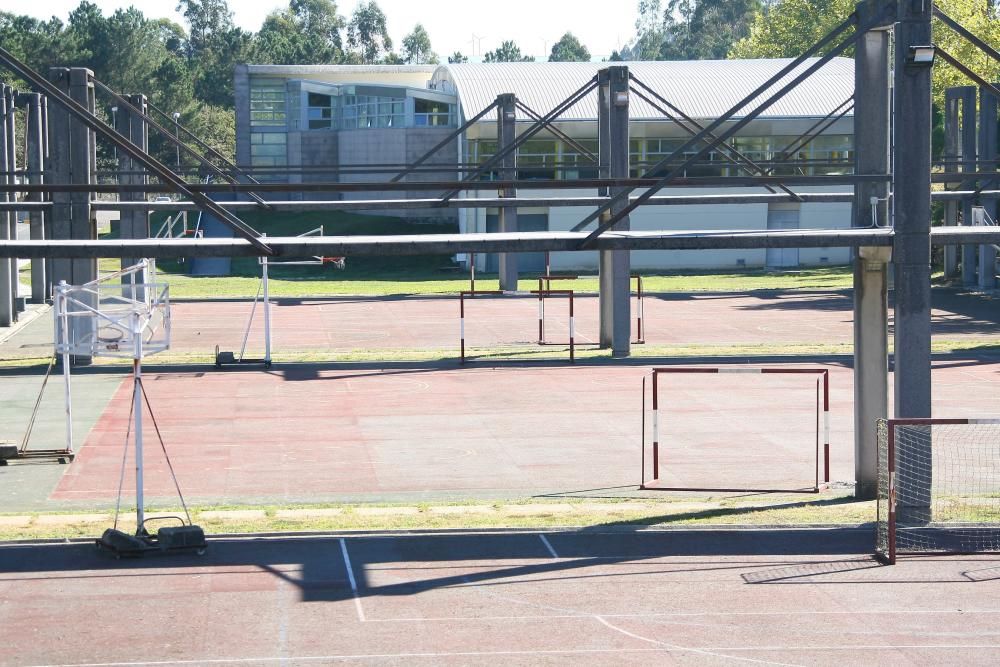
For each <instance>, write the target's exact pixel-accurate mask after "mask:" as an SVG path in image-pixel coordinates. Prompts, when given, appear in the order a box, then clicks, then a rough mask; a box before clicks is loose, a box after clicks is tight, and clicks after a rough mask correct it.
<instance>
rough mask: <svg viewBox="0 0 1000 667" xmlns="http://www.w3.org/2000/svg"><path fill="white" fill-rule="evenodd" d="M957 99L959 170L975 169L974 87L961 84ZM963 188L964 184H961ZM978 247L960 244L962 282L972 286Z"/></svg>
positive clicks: (968, 206) (966, 210) (966, 207)
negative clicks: (960, 124) (958, 111)
mask: <svg viewBox="0 0 1000 667" xmlns="http://www.w3.org/2000/svg"><path fill="white" fill-rule="evenodd" d="M958 96H959V99H961V100H962V112H961V122H962V127H961V134H960V137H961V155H962V164H961V171H976V170H977V166H976V164H977V162H976V161H977V155H976V153H977V151H976V148H977V143H978V140H979V136H978V132H976V124H977V123H976V121H977V115H976V89H975V88H974V87H972V86H963V87H961V88H959V89H958ZM963 189H964V186H963ZM972 204H973V202H972V200H971V199H965V200H964V201H963V202H962V224H963V225H965V226H969V225H971V224H972ZM978 250H979V248H978V247H977V246H975V245H963V246H962V284H963V285H965V286H967V287H972V286H973V285H975V284H976V255H977V254H978Z"/></svg>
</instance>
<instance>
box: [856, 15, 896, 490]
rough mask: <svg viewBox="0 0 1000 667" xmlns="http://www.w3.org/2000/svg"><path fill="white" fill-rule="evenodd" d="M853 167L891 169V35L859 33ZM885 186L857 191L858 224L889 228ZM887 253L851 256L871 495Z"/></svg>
mask: <svg viewBox="0 0 1000 667" xmlns="http://www.w3.org/2000/svg"><path fill="white" fill-rule="evenodd" d="M854 63H855V74H854V81H855V84H854V85H855V88H854V90H855V106H854V136H855V153H854V160H855V162H854V164H855V173H857V174H885V173H887V172H888V170H889V32H888V31H886V30H877V31H871V32H867V33H864V34H862V35H859V36H858V44H857V48H856V52H855V58H854ZM887 196H888V184H887V183H885V182H874V181H873V182H863V183H858V184H856V185H855V186H854V207H853V216H854V220H853V224H854V226H855V227H870V226H871V225H872V223H873V221H874V222H875V223H876V224H878V225H882V226H884V225H886V224H887V223H888V220H887V219H886V218H887V212H888V199H887ZM891 255H892V253H891V249H890V248H874V247H871V248H859V249H858V253H857V255H856V256H855V259H854V482H855V487H854V493H855V496H856V497H858V498H874V497H875V495H876V492H877V490H878V474H877V473H878V470H877V465H878V436H877V432H876V426H875V425H876V421H877V420H878V419H884V418H886V417H887V416H888V410H889V365H888V360H889V309H888V302H887V285H888V280H887V275H888V262H889V260H890V259H891Z"/></svg>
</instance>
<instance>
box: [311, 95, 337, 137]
mask: <svg viewBox="0 0 1000 667" xmlns="http://www.w3.org/2000/svg"><path fill="white" fill-rule="evenodd" d="M307 101H308V105H309V106H308V108H307V109H306V118H307V120H308V122H309V125H308V127H309V129H310V130H329V129H331V128H333V127H334V123H333V121H334V118H333V97H332V96H331V95H323V94H320V93H309V94H308V99H307Z"/></svg>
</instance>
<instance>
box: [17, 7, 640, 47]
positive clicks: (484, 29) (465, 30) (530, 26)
mask: <svg viewBox="0 0 1000 667" xmlns="http://www.w3.org/2000/svg"><path fill="white" fill-rule="evenodd" d="M92 1H93V2H95V4H97V5H98V6H99V7H100V8H101V9H102V10H103V11H104V13H105V14H110V13H112V12H114V10H115V9H118V8H124V7H128V6H130V5H134V6H136V7H138V8H139V9H141V10H142V12H143V13H144V14H146V15H147V16H151V17H167V18H172V19H174V20H176V21H178V22H179V23H182V22H183V21H182V17H181V16H180V15H179V14H178V13H177V12H176V11H175V9H176V7H177V2H176V0H132V1H128V0H125V1H117V0H92ZM377 2H378V5H379V7H381V8H382V11H383V12H385V15H386V17H387V19H388V21H387V22H388V27H389V35H390V36H391V37H392V40H393V45H394V46H395V47H396V48H397V50H398V48H399V46H400V43H401V42H402V39H403V36H404V35H406V34H407V33H409V32H410V31H411V30H412V29H413V26H414V25H416V24H417V23H422V24H423V26H424V28H426V29H427V32H428V33H429V34H430V37H431V45H432V46H433V47H434V50H435V51H436V52H437V53H438V55H439V56H441V59H442V61H444V60H445V58H446V56H447V55H449V54H451V53H454V52H455V51H461V52H462V53H463V54H465V55H467V56H473V59H474V60H476V59H478V58H477V56H480V57H481V56H482V54H484V53H486V52H487V51H491V50H493V49H495V48H496V47H497V46H499V45H500V43H501V42H502V41H504V40H508V39H511V40H514V42H516V43H517V45H518V46H519V47H520V48H521V51H522V53H527V54H531V55H534V56H535V57H536V59H543V58H542V57H541V56H543V54H544V56H548V53H549V51H550V50H551V48H552V44H553V43H554V42H556V41H558V40H559V38H560V37H561V36H562V35H563V33H565V32H567V31H569V32H572V33H573V34H574V35H576V36H577V38H578V39H579V40H580V41H581V42H583V44H584V45H586V47H587V48H588V49H589V50H590V53H591V55H592V56H593V58H594V59H596V60H600V59H602V58H606V57H607V56H609V55H610V54H611V52H612V51H613V50H616V49H620V48H621V47H622V46H623V45H624V44H625V43H626V42H628V40H629V39H630V37H631V36H632V34H633V32H634V30H635V19H636V14H637V7H638V4H639V3H638V0H617V1H612V2H609V1H608V0H502V1H500V2H497V1H496V0H490V1H486V0H422V1H416V0H377ZM78 4H79V0H32V1H31V2H23V1H21V0H0V9H2V10H3V11H7V12H13V13H17V14H30V15H32V16H35V17H37V18H44V19H48V18H49V17H51V16H57V17H59V18H60V19H62V20H63V21H65V20H66V17H67V16H68V15H69V12H70V11H71V10H72V9H73V8H75V7H76V6H77V5H78ZM356 5H357V3H356V2H355V0H342V1H341V2H337V8H338V10H339V12H340V13H341V14H343V15H344V16H345V17H347V18H349V17H350V14H351V12H352V11H353V10H354V8H355V6H356ZM287 6H288V5H287V2H285V3H283V2H281V0H229V7H230V8H231V9H232V10H233V19H234V20H235V22H236V24H237V25H239V26H240V27H242V28H244V29H245V30H250V31H254V32H256V31H257V30H259V29H260V26H261V24H262V23H263V22H264V17H266V16H267V15H268V13H270V12H271V11H273V10H274V9H277V8H279V7H287Z"/></svg>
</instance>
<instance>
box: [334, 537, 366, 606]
mask: <svg viewBox="0 0 1000 667" xmlns="http://www.w3.org/2000/svg"><path fill="white" fill-rule="evenodd" d="M339 542H340V553H341V555H343V557H344V567H345V568H347V581H348V582H349V583H350V584H351V594H352V596H353V597H354V609H355V610H356V611H357V612H358V620H359V621H361V622H362V623H365V622H367V619H366V618H365V610H364V607H362V606H361V594H360V593H359V592H358V582H357V580H356V579H355V578H354V568H353V566H352V565H351V557H350V555H349V554H348V553H347V540H346V539H344V538H343V537H341V538H340V540H339Z"/></svg>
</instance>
